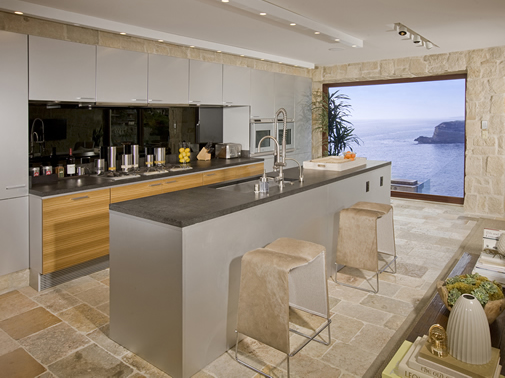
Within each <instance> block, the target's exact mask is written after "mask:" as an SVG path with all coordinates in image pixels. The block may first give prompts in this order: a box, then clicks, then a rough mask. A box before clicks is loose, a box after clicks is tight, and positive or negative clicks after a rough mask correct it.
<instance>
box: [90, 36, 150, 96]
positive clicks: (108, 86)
mask: <svg viewBox="0 0 505 378" xmlns="http://www.w3.org/2000/svg"><path fill="white" fill-rule="evenodd" d="M96 58H97V60H96V102H99V103H118V104H138V105H145V104H147V66H148V54H146V53H141V52H136V51H128V50H119V49H113V48H110V47H102V46H98V47H97V56H96Z"/></svg>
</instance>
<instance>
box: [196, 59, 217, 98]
mask: <svg viewBox="0 0 505 378" xmlns="http://www.w3.org/2000/svg"><path fill="white" fill-rule="evenodd" d="M222 66H223V65H222V64H218V63H209V62H202V61H200V60H190V61H189V103H190V104H202V105H222V104H223V67H222Z"/></svg>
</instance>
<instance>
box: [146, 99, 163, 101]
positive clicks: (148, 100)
mask: <svg viewBox="0 0 505 378" xmlns="http://www.w3.org/2000/svg"><path fill="white" fill-rule="evenodd" d="M147 101H148V102H161V101H163V100H153V99H149V100H147Z"/></svg>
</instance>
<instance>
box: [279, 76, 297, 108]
mask: <svg viewBox="0 0 505 378" xmlns="http://www.w3.org/2000/svg"><path fill="white" fill-rule="evenodd" d="M280 108H284V109H286V112H287V114H288V118H295V76H293V75H286V74H281V73H276V74H275V111H277V110H279V109H280Z"/></svg>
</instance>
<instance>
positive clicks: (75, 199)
mask: <svg viewBox="0 0 505 378" xmlns="http://www.w3.org/2000/svg"><path fill="white" fill-rule="evenodd" d="M86 198H89V196H82V197H75V198H72V201H79V200H82V199H86Z"/></svg>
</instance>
